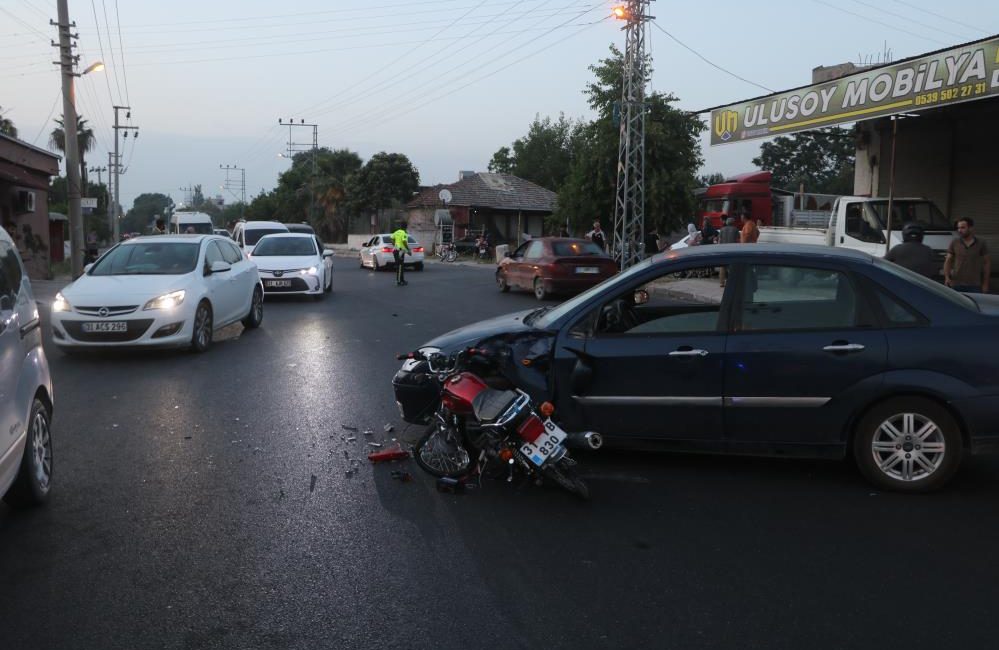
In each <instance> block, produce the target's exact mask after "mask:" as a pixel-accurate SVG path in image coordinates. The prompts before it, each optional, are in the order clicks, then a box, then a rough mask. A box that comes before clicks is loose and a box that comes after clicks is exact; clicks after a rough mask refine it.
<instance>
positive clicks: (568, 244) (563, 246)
mask: <svg viewBox="0 0 999 650" xmlns="http://www.w3.org/2000/svg"><path fill="white" fill-rule="evenodd" d="M552 252H553V253H555V257H581V256H584V255H605V253H604V250H603V249H602V248H600V247H599V246H597V245H596V244H594V243H593V242H591V241H557V242H554V243H552Z"/></svg>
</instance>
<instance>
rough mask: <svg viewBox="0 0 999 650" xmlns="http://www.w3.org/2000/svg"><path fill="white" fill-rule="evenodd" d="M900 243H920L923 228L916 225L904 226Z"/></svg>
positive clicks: (908, 224)
mask: <svg viewBox="0 0 999 650" xmlns="http://www.w3.org/2000/svg"><path fill="white" fill-rule="evenodd" d="M902 241H908V242H922V241H923V227H922V226H920V225H919V224H918V223H907V224H905V227H904V228H902Z"/></svg>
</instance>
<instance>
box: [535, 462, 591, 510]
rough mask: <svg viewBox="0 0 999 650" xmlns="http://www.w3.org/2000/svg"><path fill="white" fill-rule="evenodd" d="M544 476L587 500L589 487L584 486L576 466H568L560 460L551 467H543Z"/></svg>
mask: <svg viewBox="0 0 999 650" xmlns="http://www.w3.org/2000/svg"><path fill="white" fill-rule="evenodd" d="M544 476H545V478H548V479H550V480H551V481H553V482H555V483H557V484H558V485H559V486H561V487H563V488H565V489H566V490H568V491H569V492H572V493H573V494H575V495H576V496H577V497H579V498H580V499H582V500H583V501H589V499H590V488H588V487H587V486H586V483H584V482H583V479H581V478H580V477H579V474H577V473H576V468H575V467H572V466H570V465H569V464H568V463H566V462H565V461H564V460H560V461H558V462H557V463H555V464H554V465H552V466H551V467H547V468H545V470H544Z"/></svg>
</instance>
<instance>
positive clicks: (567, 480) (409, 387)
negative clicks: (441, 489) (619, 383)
mask: <svg viewBox="0 0 999 650" xmlns="http://www.w3.org/2000/svg"><path fill="white" fill-rule="evenodd" d="M398 358H399V359H400V360H405V361H406V363H405V364H404V365H403V368H402V369H401V370H400V371H399V372H398V373H397V374H396V376H395V378H394V379H393V382H392V384H393V387H394V389H395V394H396V402H397V404H398V405H399V409H400V411H401V413H402V417H403V419H404V420H406V421H407V422H410V423H413V424H428V427H427V430H426V432H425V433H424V435H423V436H422V437H421V438H420V440H419V442H418V443H417V444H416V447H415V448H414V451H413V457H414V459H415V460H416V463H417V464H418V465H419V466H420V468H421V469H423V470H424V471H426V472H427V473H429V474H431V475H433V476H437V477H440V478H459V477H465V476H469V475H471V474H473V473H474V472H476V471H477V472H479V473H480V474H481V473H482V472H483V471H485V469H486V467H487V466H488V465H489V464H492V463H495V464H499V465H502V466H504V467H505V468H506V472H507V480H508V481H512V480H513V477H514V474H515V473H521V474H523V475H526V476H527V477H529V478H531V479H533V480H534V481H535V482H538V483H541V482H543V481H545V480H548V481H551V482H553V483H556V484H557V485H560V486H561V487H563V488H565V489H566V490H568V491H569V492H572V493H573V494H575V495H577V496H579V497H581V498H583V499H586V498H588V497H589V489H588V488H587V486H586V484H585V483H584V482H583V480H582V479H581V478H580V477H579V475H578V473H577V471H576V461H574V460H573V459H572V458H571V457H570V455H569V451H568V449H567V447H566V443H574V444H576V445H577V446H585V447H588V448H590V449H599V448H600V446H601V445H602V444H603V440H602V438H601V436H600V434H598V433H593V432H588V433H582V434H568V433H566V432H565V431H563V430H562V429H561V428H559V426H558V425H557V424H556V423H555V422H554V421H553V420H552V415H553V414H554V412H555V407H554V406H553V405H552V404H551V403H550V402H545V403H543V404H541V405H540V406H539V407H537V408H535V406H534V404H533V403H532V400H531V397H530V396H529V395H528V394H527V393H525V392H524V391H522V390H519V389H515V388H514V389H503V390H501V389H497V388H491V387H490V386H489V385H488V384H487V383H486V381H485V380H483V379H482V377H481V376H480V374H479V373H477V372H474V371H473V370H472V369H471V368H472V366H475V365H476V364H481V366H482V367H483V368H488V367H491V369H493V370H495V369H496V365H497V364H496V363H495V358H494V354H493V353H490V352H488V351H486V350H482V349H476V348H469V349H465V350H462V351H460V352H458V353H455V354H452V355H443V354H441V353H439V352H430V353H424V352H420V351H416V352H411V353H409V354H406V355H400V356H399V357H398Z"/></svg>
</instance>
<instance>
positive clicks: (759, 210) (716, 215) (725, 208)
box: [697, 172, 774, 228]
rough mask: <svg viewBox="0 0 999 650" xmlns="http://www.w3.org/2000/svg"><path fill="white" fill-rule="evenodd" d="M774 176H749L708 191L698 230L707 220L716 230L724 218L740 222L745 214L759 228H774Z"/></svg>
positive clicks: (700, 201)
mask: <svg viewBox="0 0 999 650" xmlns="http://www.w3.org/2000/svg"><path fill="white" fill-rule="evenodd" d="M772 176H773V175H772V174H771V173H770V172H750V173H748V174H739V175H738V176H733V177H732V178H729V179H728V180H726V181H725V182H724V183H718V184H717V185H712V186H710V187H708V188H707V190H706V191H705V192H704V194H702V195H701V197H700V198H699V199H698V203H697V226H698V227H701V225H702V224H703V223H704V217H708V218H709V219H711V223H712V224H713V225H714V226H715V228H721V227H722V226H723V225H724V224H723V223H722V221H723V219H724V218H726V217H735V218H736V219H738V218H739V215H740V214H742V212H743V210H745V211H746V213H747V214H750V215H752V216H753V217H754V218H755V219H756V223H757V224H758V225H760V226H770V225H773V214H774V201H773V195H772V193H771V189H770V182H771V180H772Z"/></svg>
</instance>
